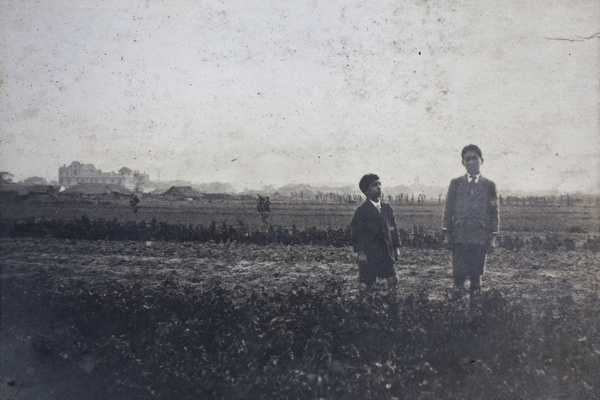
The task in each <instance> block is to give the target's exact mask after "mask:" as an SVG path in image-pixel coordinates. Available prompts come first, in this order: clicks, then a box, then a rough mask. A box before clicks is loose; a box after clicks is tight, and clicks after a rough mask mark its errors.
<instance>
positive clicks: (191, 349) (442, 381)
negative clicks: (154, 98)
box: [0, 239, 600, 400]
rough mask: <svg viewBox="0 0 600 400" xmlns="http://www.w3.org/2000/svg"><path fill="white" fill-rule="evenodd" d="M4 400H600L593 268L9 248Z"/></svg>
mask: <svg viewBox="0 0 600 400" xmlns="http://www.w3.org/2000/svg"><path fill="white" fill-rule="evenodd" d="M0 257H1V258H0V262H1V264H0V265H1V270H0V272H1V275H0V278H1V290H2V291H1V296H2V297H1V300H2V304H1V305H2V308H1V311H2V314H1V322H2V323H1V325H0V344H1V349H0V356H1V357H0V399H2V400H9V399H13V400H30V399H31V400H33V399H45V400H52V399H57V400H58V399H60V400H68V399H82V398H87V399H93V400H95V399H155V398H156V399H213V398H214V399H242V398H244V399H245V398H247V399H261V398H264V399H284V398H288V399H295V398H297V399H320V398H323V399H370V398H377V399H406V398H410V399H432V398H440V399H442V398H443V399H464V398H489V399H598V398H600V313H599V311H598V310H600V300H599V294H600V253H598V252H590V251H584V250H578V251H564V250H561V251H530V250H528V251H518V252H512V251H508V250H505V249H497V250H496V251H495V252H494V253H492V254H490V255H489V256H488V263H487V270H486V274H485V275H484V280H483V287H484V291H483V294H482V295H481V296H480V297H479V298H478V299H477V301H473V302H472V303H470V302H469V300H468V296H467V297H465V298H463V299H460V300H452V299H451V298H450V296H449V291H448V288H449V287H450V286H451V275H450V265H449V263H450V254H449V252H447V251H445V250H431V249H415V248H404V249H402V255H401V259H400V261H399V262H398V263H397V264H396V269H397V273H398V278H399V290H398V293H397V295H396V296H394V295H390V294H388V293H387V292H386V287H385V285H384V284H383V283H380V284H378V286H377V287H376V290H375V293H372V294H364V293H362V292H360V291H359V288H358V284H357V267H356V265H355V262H354V257H355V255H354V253H353V252H352V249H351V248H349V247H342V248H335V247H323V246H309V245H306V246H284V245H268V246H257V245H241V244H236V243H219V244H217V243H203V244H199V243H193V242H187V243H183V242H117V241H115V242H111V241H84V240H57V239H0Z"/></svg>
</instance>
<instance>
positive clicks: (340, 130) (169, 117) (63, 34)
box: [0, 0, 600, 191]
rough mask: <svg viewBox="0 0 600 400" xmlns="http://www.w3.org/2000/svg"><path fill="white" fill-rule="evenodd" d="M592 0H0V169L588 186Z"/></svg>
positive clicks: (594, 151)
mask: <svg viewBox="0 0 600 400" xmlns="http://www.w3.org/2000/svg"><path fill="white" fill-rule="evenodd" d="M599 33H600V2H598V1H590V0H564V1H563V0H555V1H548V0H543V1H542V0H532V1H521V0H507V1H496V0H491V1H488V0H483V1H482V0H470V1H448V0H439V1H426V0H422V1H417V0H412V1H410V0H409V1H397V0H394V1H373V0H368V1H358V0H347V1H338V0H316V1H311V0H251V1H250V0H248V1H243V0H224V1H214V0H210V1H208V0H168V1H158V0H149V1H138V0H106V1H100V0H93V1H92V0H89V1H85V0H79V1H68V0H43V1H31V0H15V1H12V0H0V46H1V47H0V50H1V57H0V85H1V86H0V140H1V142H0V170H1V171H9V172H12V173H13V174H14V176H15V180H20V179H24V178H26V177H29V176H42V177H45V178H47V179H49V180H51V179H54V180H55V179H57V176H58V168H59V166H61V165H63V164H67V165H68V164H70V163H71V162H72V161H75V160H77V161H80V162H83V163H92V164H94V165H95V166H96V167H98V168H101V169H102V170H104V171H117V170H119V169H120V168H121V167H123V166H127V167H129V168H132V169H137V170H140V171H145V172H147V173H148V174H149V175H150V178H151V179H158V178H159V177H160V179H161V180H170V179H182V180H188V181H192V182H197V183H203V182H212V181H223V182H230V183H231V184H233V185H234V186H235V187H236V188H237V189H243V188H245V187H250V188H256V187H261V186H262V185H265V184H275V185H283V184H287V183H308V184H317V183H320V182H342V183H346V182H351V183H356V182H358V180H359V179H360V177H361V176H362V175H363V174H364V173H367V172H375V173H378V174H379V175H380V177H381V178H382V181H383V184H384V185H398V184H410V183H412V182H413V181H414V178H415V176H417V175H418V176H419V177H420V180H421V182H422V183H424V184H429V185H439V186H445V185H447V184H448V182H449V180H450V179H451V178H453V177H456V176H458V175H460V174H462V173H464V169H463V167H462V166H461V164H460V150H461V149H462V147H463V146H464V145H466V144H469V143H475V144H478V145H480V147H481V148H482V150H483V153H484V154H483V155H484V160H485V161H484V165H483V168H482V173H483V174H484V175H485V176H487V177H488V178H490V179H492V180H494V181H496V184H497V185H498V187H499V189H500V190H502V189H512V190H550V189H558V190H561V191H576V190H582V191H590V190H595V191H598V190H600V112H599V110H600V87H599V85H600V37H598V36H596V35H598V34H599Z"/></svg>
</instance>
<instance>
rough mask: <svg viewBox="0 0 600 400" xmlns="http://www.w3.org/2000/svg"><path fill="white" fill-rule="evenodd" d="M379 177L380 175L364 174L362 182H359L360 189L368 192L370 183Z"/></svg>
mask: <svg viewBox="0 0 600 400" xmlns="http://www.w3.org/2000/svg"><path fill="white" fill-rule="evenodd" d="M377 179H379V177H378V176H377V175H375V174H366V175H365V176H363V177H362V178H361V180H360V182H359V183H358V187H359V188H360V191H361V192H363V193H366V192H367V189H368V188H369V185H370V184H371V183H372V182H373V181H376V180H377Z"/></svg>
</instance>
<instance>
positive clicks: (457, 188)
mask: <svg viewBox="0 0 600 400" xmlns="http://www.w3.org/2000/svg"><path fill="white" fill-rule="evenodd" d="M461 156H462V164H463V166H464V167H465V168H466V170H467V174H466V175H463V176H461V177H459V178H456V179H453V180H452V181H451V182H450V187H449V188H448V195H447V196H446V204H445V206H444V216H443V222H442V230H443V233H444V246H445V247H446V248H449V249H452V275H453V277H454V285H453V289H454V295H455V297H461V296H462V295H463V294H464V292H465V291H466V289H465V288H464V284H465V281H466V279H467V277H468V278H470V281H471V285H470V287H469V292H470V294H471V298H473V296H474V295H477V294H479V293H480V291H481V275H483V272H484V268H485V261H486V253H487V252H489V251H492V250H493V248H494V245H495V238H496V236H497V235H498V194H497V193H496V185H495V184H494V182H492V181H490V180H489V179H486V178H484V177H482V176H481V173H480V167H481V165H482V164H483V156H482V153H481V150H480V149H479V147H477V146H475V145H468V146H466V147H465V148H464V149H463V150H462V153H461Z"/></svg>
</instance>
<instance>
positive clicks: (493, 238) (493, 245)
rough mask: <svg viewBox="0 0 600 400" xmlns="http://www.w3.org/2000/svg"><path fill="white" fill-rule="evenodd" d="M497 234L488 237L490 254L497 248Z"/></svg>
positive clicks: (487, 249)
mask: <svg viewBox="0 0 600 400" xmlns="http://www.w3.org/2000/svg"><path fill="white" fill-rule="evenodd" d="M496 245H497V243H496V235H490V237H489V238H488V241H487V248H486V251H487V253H488V254H490V253H493V252H494V249H495V248H496Z"/></svg>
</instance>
